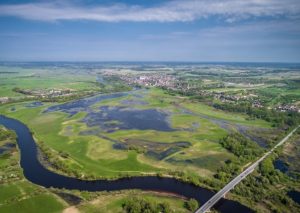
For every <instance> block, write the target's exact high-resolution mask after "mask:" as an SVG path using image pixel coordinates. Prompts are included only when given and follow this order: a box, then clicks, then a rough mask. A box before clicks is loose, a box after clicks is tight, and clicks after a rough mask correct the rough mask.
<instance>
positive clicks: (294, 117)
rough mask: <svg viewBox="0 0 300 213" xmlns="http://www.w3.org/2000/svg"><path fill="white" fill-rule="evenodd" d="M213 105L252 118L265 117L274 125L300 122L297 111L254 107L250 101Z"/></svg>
mask: <svg viewBox="0 0 300 213" xmlns="http://www.w3.org/2000/svg"><path fill="white" fill-rule="evenodd" d="M213 107H215V108H216V109H221V110H225V111H229V112H241V113H246V114H247V115H248V116H249V117H250V119H255V118H259V119H263V120H266V121H268V122H272V123H273V125H274V126H277V127H283V126H289V127H291V126H294V125H297V124H299V121H300V114H299V113H297V112H277V111H275V110H269V109H266V108H253V107H251V105H250V103H240V104H234V105H233V104H229V103H214V104H213Z"/></svg>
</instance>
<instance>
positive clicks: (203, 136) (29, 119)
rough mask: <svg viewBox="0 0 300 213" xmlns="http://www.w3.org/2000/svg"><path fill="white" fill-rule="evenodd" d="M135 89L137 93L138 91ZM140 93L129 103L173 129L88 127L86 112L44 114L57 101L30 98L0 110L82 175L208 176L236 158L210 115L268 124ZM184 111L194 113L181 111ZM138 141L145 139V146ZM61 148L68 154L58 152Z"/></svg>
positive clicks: (117, 101) (155, 92) (157, 93)
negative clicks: (162, 117) (31, 102)
mask: <svg viewBox="0 0 300 213" xmlns="http://www.w3.org/2000/svg"><path fill="white" fill-rule="evenodd" d="M135 93H137V94H138V93H139V91H137V92H135ZM141 93H142V94H143V95H142V97H139V101H144V102H145V103H147V104H144V105H131V106H129V107H131V108H136V109H139V110H143V109H157V110H159V111H163V112H166V113H167V114H168V118H167V119H168V123H169V125H170V127H172V128H173V129H174V131H171V132H165V131H156V130H137V129H128V130H122V129H121V130H117V131H114V132H106V131H104V130H102V129H101V127H88V126H87V125H86V124H85V123H84V122H82V119H83V118H84V117H85V116H86V114H87V113H86V112H80V113H77V114H76V115H74V116H72V117H70V116H69V115H68V114H67V113H64V112H51V113H50V112H49V113H43V111H44V110H45V109H47V108H48V107H49V106H52V105H55V103H44V105H43V106H39V107H35V108H28V107H26V104H28V102H27V103H25V102H21V103H15V104H7V105H3V106H1V107H0V113H1V114H4V115H6V116H9V117H13V118H16V119H18V120H21V121H22V122H24V123H25V124H26V125H28V126H29V128H30V129H31V131H32V132H33V133H34V138H35V139H36V142H37V144H39V145H40V146H41V148H42V150H44V149H45V150H46V151H47V153H48V154H50V156H51V157H50V161H51V160H52V161H53V162H58V164H59V166H60V167H62V168H64V169H63V170H62V171H58V172H61V173H67V174H68V175H75V176H77V177H80V178H83V179H84V178H116V177H120V176H128V175H129V176H134V175H145V174H155V173H160V174H161V173H163V174H164V173H165V174H168V173H169V172H170V171H171V172H173V171H181V172H182V171H184V172H187V173H195V174H197V175H200V176H212V175H213V174H214V173H215V172H216V171H217V169H218V168H219V167H220V166H221V165H222V162H224V161H226V160H228V159H234V158H235V156H234V155H233V154H231V153H229V152H228V151H227V150H225V149H223V148H222V147H221V145H219V143H218V140H219V139H220V138H222V137H224V136H225V135H226V134H227V132H226V131H225V130H224V129H223V128H221V127H220V126H219V125H217V124H215V123H214V122H212V120H211V119H220V120H222V121H226V122H231V123H235V124H241V125H245V126H251V127H257V128H260V127H270V124H268V123H267V122H265V121H262V120H258V119H257V120H247V119H246V117H245V116H244V115H242V114H233V113H225V112H222V111H218V110H215V109H213V108H211V107H209V106H207V105H204V104H201V103H197V102H193V101H191V100H188V99H186V98H183V97H176V96H170V95H167V94H165V93H164V92H163V91H162V90H160V89H150V90H147V91H146V92H145V91H142V90H141ZM125 97H126V96H125ZM125 97H121V98H114V99H109V100H105V101H103V102H98V103H96V104H94V105H93V106H91V107H92V108H93V109H97V108H98V107H100V106H115V107H118V106H124V103H123V102H122V101H123V100H125V99H126V98H125ZM129 97H131V98H134V96H129ZM12 108H14V110H12ZM184 110H188V111H190V112H191V113H193V114H187V113H184ZM50 130H51V131H50ZM87 130H95V131H96V132H98V134H94V135H93V134H89V135H83V134H80V133H81V132H83V131H87ZM114 141H118V143H120V144H122V143H125V142H126V141H129V142H128V144H129V145H128V146H129V149H128V150H119V149H115V148H114V147H113V145H114V143H115V142H114ZM139 141H140V143H139ZM141 141H146V143H147V147H145V145H144V144H143V143H141ZM176 142H186V143H188V144H189V145H187V146H185V147H177V146H176V144H175V143H176ZM163 143H167V144H170V145H168V146H167V147H168V148H169V149H168V150H167V149H164V148H163V146H160V144H163ZM131 147H134V148H131ZM139 150H142V152H141V151H139ZM148 150H152V151H153V150H154V151H155V152H156V153H157V155H156V156H161V157H156V158H155V157H153V156H151V155H149V154H147V151H148ZM61 153H64V154H65V155H67V157H62V156H61ZM189 162H190V163H189ZM50 169H51V168H50Z"/></svg>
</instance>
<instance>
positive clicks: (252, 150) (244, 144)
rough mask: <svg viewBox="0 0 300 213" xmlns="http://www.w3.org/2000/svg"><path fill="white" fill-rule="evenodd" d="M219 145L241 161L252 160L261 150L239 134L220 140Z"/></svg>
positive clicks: (232, 134)
mask: <svg viewBox="0 0 300 213" xmlns="http://www.w3.org/2000/svg"><path fill="white" fill-rule="evenodd" d="M220 144H221V145H222V146H223V147H224V148H226V149H227V150H229V151H230V152H232V153H233V154H234V155H236V156H237V157H239V158H240V159H242V160H252V159H254V158H256V157H257V156H260V155H261V154H262V152H263V150H262V149H261V148H260V147H259V146H258V145H257V144H256V143H255V142H253V141H251V140H249V139H248V138H246V137H245V136H243V135H242V134H240V133H231V134H229V135H227V136H225V137H224V138H222V139H221V140H220Z"/></svg>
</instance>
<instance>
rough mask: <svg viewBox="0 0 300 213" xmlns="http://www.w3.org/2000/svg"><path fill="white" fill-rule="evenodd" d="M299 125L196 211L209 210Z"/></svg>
mask: <svg viewBox="0 0 300 213" xmlns="http://www.w3.org/2000/svg"><path fill="white" fill-rule="evenodd" d="M299 127H300V125H299V126H298V127H296V128H295V129H294V130H293V131H291V132H290V133H289V134H288V135H287V136H286V137H285V138H283V139H282V140H281V141H280V142H279V143H277V144H276V145H275V146H274V147H273V148H272V149H271V150H270V151H268V152H266V153H265V154H264V155H263V156H262V157H261V158H260V159H258V160H257V161H256V162H254V163H253V164H252V165H251V166H249V167H248V168H247V169H246V170H245V171H243V172H242V173H241V174H239V175H238V176H237V177H235V178H234V179H233V180H232V181H230V182H229V183H228V184H227V185H226V186H225V187H224V188H223V189H221V190H220V191H219V192H218V193H216V194H215V195H214V196H213V197H212V198H210V199H209V200H208V201H207V202H206V203H205V204H204V205H202V206H201V207H200V208H199V209H198V210H197V211H196V213H204V212H207V211H209V210H210V209H211V208H212V207H213V206H214V205H215V204H216V203H217V202H218V201H219V200H220V199H221V198H222V197H224V196H225V195H226V193H227V192H229V191H230V190H231V189H233V188H234V187H235V186H236V185H237V184H239V183H240V182H241V181H242V180H243V179H244V178H246V177H247V176H248V175H249V174H251V173H252V172H253V171H254V169H255V168H256V167H257V166H258V165H259V163H260V162H262V161H263V160H264V159H265V158H266V157H267V156H269V155H270V154H271V153H272V152H274V150H275V149H276V148H277V147H279V146H281V145H282V144H283V143H284V142H286V141H287V140H288V139H289V137H291V136H292V135H293V134H294V133H295V132H296V130H297V129H298V128H299Z"/></svg>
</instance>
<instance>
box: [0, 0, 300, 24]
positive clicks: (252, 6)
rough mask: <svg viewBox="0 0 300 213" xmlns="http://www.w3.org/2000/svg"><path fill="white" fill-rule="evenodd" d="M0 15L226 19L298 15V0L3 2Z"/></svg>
mask: <svg viewBox="0 0 300 213" xmlns="http://www.w3.org/2000/svg"><path fill="white" fill-rule="evenodd" d="M0 16H15V17H20V18H24V19H30V20H39V21H59V20H93V21H102V22H121V21H131V22H175V21H177V22H179V21H180V22H184V21H193V20H197V19H203V18H207V17H210V16H219V17H222V18H224V20H225V21H227V22H234V21H236V20H240V19H246V18H250V17H277V16H284V17H297V18H298V17H299V16H300V1H299V0H175V1H169V2H167V3H164V4H160V5H158V6H153V7H143V6H137V5H135V6H133V5H125V4H113V5H109V6H107V5H106V6H101V5H97V6H82V5H80V6H79V5H78V4H77V5H76V4H70V3H69V4H66V3H58V2H54V3H53V2H52V3H28V4H13V5H1V6H0Z"/></svg>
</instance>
